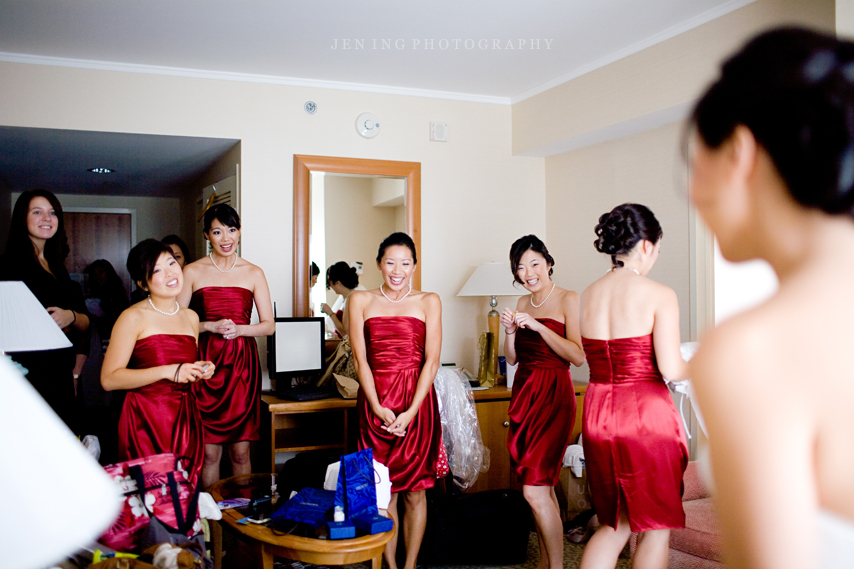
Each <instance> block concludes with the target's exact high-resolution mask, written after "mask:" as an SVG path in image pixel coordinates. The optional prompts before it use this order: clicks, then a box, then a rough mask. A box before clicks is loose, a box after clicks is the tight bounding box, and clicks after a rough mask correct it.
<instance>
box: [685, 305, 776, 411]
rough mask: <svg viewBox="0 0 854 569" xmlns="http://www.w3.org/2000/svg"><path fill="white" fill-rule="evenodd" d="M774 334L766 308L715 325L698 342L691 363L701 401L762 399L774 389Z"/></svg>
mask: <svg viewBox="0 0 854 569" xmlns="http://www.w3.org/2000/svg"><path fill="white" fill-rule="evenodd" d="M774 336H775V331H774V330H773V326H772V324H771V321H769V318H768V315H767V308H766V307H759V308H757V309H753V310H751V311H748V312H746V313H744V314H741V315H739V316H736V317H734V318H732V319H730V320H727V321H725V322H723V323H722V324H720V325H718V326H717V327H716V328H714V329H713V330H712V331H710V332H709V333H708V334H706V335H705V336H704V337H703V338H702V340H701V342H700V349H699V351H698V352H697V354H696V355H695V356H694V357H693V358H692V360H691V375H692V377H694V378H695V379H696V380H697V381H695V386H696V389H697V391H698V393H699V394H700V397H701V398H702V397H703V395H704V394H705V395H706V396H718V395H719V396H722V397H723V396H731V395H733V394H735V393H738V394H739V395H740V396H742V397H750V394H753V395H755V396H756V397H759V398H761V397H762V396H763V395H762V394H763V392H767V391H766V390H767V389H768V388H769V387H770V388H773V389H772V390H776V389H777V388H778V387H779V385H775V384H776V380H775V379H773V378H774V377H779V376H777V374H775V373H774V371H773V367H774V361H777V360H779V359H780V358H779V354H777V353H776V350H775V347H774V343H775V341H774Z"/></svg>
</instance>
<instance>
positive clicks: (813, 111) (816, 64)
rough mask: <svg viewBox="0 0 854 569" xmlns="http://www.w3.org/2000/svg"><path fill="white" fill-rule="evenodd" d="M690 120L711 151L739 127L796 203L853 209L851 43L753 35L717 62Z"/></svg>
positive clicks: (806, 34) (789, 34)
mask: <svg viewBox="0 0 854 569" xmlns="http://www.w3.org/2000/svg"><path fill="white" fill-rule="evenodd" d="M691 122H692V124H693V125H694V126H695V127H696V131H697V133H698V134H699V136H700V138H701V139H702V141H703V143H705V145H706V146H708V147H709V148H713V149H714V148H719V147H720V146H721V145H722V144H723V143H724V142H726V141H727V140H728V139H729V138H730V137H731V136H732V134H733V131H734V130H735V128H736V126H738V125H744V126H746V127H747V128H748V129H750V131H751V132H752V133H753V136H754V137H755V139H756V141H757V142H758V143H759V144H760V145H761V146H762V147H763V148H764V149H765V150H766V151H767V152H768V154H769V155H770V157H771V159H772V161H773V162H774V166H775V167H776V169H777V171H778V172H779V173H780V176H781V177H782V178H783V181H784V182H785V184H786V186H787V188H788V190H789V193H790V194H791V195H792V197H793V198H794V199H795V200H796V201H797V202H798V203H800V204H801V205H803V206H805V207H809V208H817V209H820V210H822V211H824V212H826V213H831V214H848V215H854V42H850V41H845V40H840V39H837V38H836V36H832V35H828V34H822V33H818V32H814V31H810V30H806V29H800V28H782V29H777V30H772V31H769V32H765V33H763V34H760V35H758V36H757V37H755V38H754V39H753V40H751V41H750V42H749V43H748V44H747V45H745V46H744V48H742V49H741V51H739V52H738V53H736V54H735V55H734V56H732V57H731V58H730V59H729V60H728V61H726V62H725V63H724V64H723V66H722V67H721V76H720V78H719V79H718V80H717V81H715V82H714V83H713V84H712V85H711V86H710V87H709V88H708V90H707V91H706V93H705V94H704V95H703V97H702V98H701V99H700V101H699V102H698V103H697V106H696V108H695V109H694V113H693V115H692V120H691Z"/></svg>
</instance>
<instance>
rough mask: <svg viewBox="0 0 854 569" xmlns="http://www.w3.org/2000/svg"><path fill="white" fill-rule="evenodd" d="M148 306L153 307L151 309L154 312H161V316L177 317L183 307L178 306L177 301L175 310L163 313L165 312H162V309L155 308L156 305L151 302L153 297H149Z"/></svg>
mask: <svg viewBox="0 0 854 569" xmlns="http://www.w3.org/2000/svg"><path fill="white" fill-rule="evenodd" d="M148 304H150V305H151V308H153V309H154V310H156V311H157V312H159V313H160V314H165V315H166V316H175V315H176V314H178V311H179V310H181V305H180V304H178V301H177V300H176V301H175V310H173V311H172V312H165V311H163V310H160V309H159V308H157V307H156V306H154V303H153V302H151V297H150V296H149V297H148Z"/></svg>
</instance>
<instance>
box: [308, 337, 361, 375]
mask: <svg viewBox="0 0 854 569" xmlns="http://www.w3.org/2000/svg"><path fill="white" fill-rule="evenodd" d="M333 374H337V375H343V376H344V377H350V378H352V379H355V380H358V379H359V374H358V373H356V364H355V362H353V351H352V349H351V348H350V336H344V338H343V339H342V340H341V341H340V342H338V347H337V348H336V349H335V353H334V354H332V355H331V356H329V358H328V359H327V360H326V371H325V372H324V373H323V376H321V378H320V379H319V380H318V381H317V385H323V384H325V383H326V381H327V380H328V379H329V378H331V377H332V376H333Z"/></svg>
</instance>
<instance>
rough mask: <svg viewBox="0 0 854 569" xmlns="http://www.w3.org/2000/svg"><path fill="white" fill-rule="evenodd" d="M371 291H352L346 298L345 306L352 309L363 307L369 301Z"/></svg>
mask: <svg viewBox="0 0 854 569" xmlns="http://www.w3.org/2000/svg"><path fill="white" fill-rule="evenodd" d="M371 296H372V295H371V291H369V290H354V291H353V292H351V293H350V296H349V297H347V304H348V305H349V306H352V307H354V308H355V307H357V306H358V307H364V306H366V305H367V304H368V303H369V302H370V301H371Z"/></svg>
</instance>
